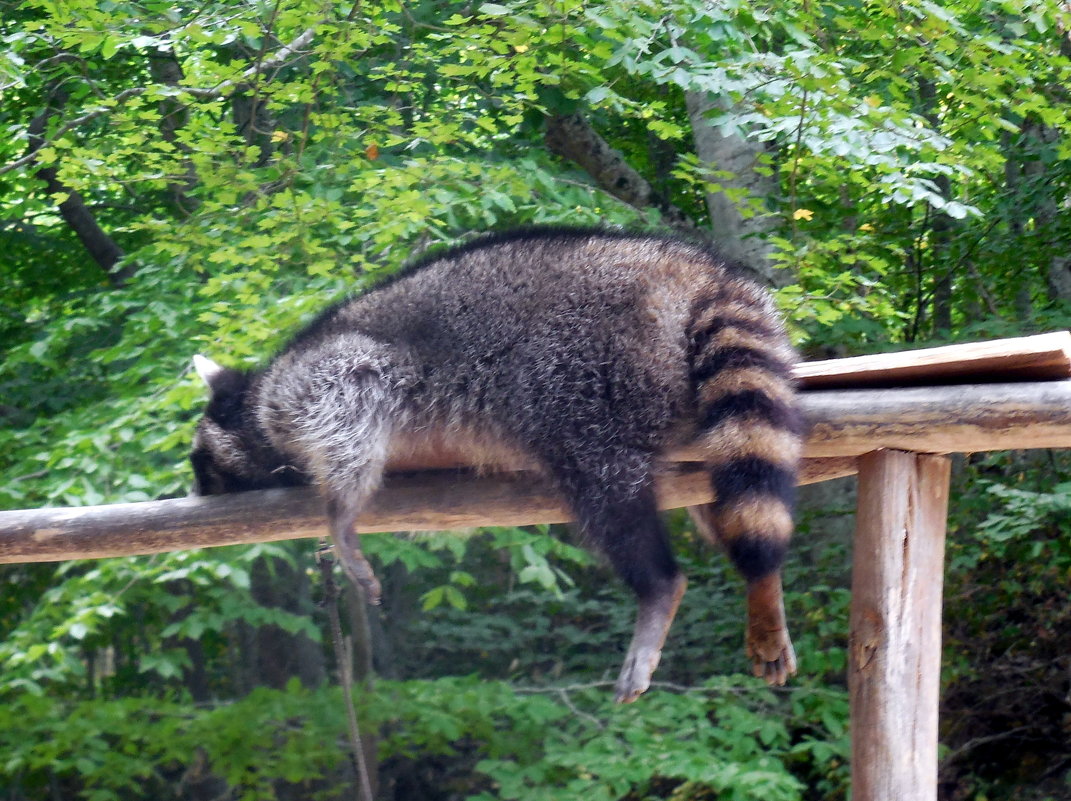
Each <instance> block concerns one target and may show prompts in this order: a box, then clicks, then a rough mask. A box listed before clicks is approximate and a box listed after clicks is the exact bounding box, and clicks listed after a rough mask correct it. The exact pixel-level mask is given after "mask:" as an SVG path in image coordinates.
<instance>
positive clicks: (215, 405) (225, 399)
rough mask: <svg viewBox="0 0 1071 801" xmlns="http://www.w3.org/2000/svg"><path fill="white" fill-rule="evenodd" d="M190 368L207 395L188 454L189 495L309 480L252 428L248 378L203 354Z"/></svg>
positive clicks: (298, 482)
mask: <svg viewBox="0 0 1071 801" xmlns="http://www.w3.org/2000/svg"><path fill="white" fill-rule="evenodd" d="M193 366H194V369H196V370H197V374H198V375H199V376H201V379H202V380H203V381H204V382H205V384H206V385H207V386H208V390H209V393H210V395H209V400H208V407H207V408H206V409H205V414H204V417H202V418H201V421H200V422H199V423H198V424H197V431H196V433H195V434H194V436H193V450H192V451H191V452H190V463H191V464H192V465H193V475H194V485H193V494H194V495H220V494H222V493H226V492H243V491H245V490H254V489H270V488H272V487H291V486H295V485H299V484H305V483H308V482H307V479H306V478H305V476H304V474H302V473H301V471H300V470H298V469H297V468H295V467H293V466H292V465H290V464H288V463H287V461H286V459H285V458H284V457H283V456H282V455H281V454H280V453H279V452H278V451H277V450H276V449H275V448H273V447H272V446H271V444H270V443H269V442H268V441H267V440H266V439H265V437H264V435H263V433H262V432H261V430H260V429H259V427H258V426H257V424H256V420H255V415H254V413H253V411H252V410H250V409H249V408H248V406H247V404H246V397H247V394H248V392H249V389H250V384H251V382H252V376H251V375H250V374H249V373H246V372H242V371H241V370H232V369H230V368H227V367H221V366H220V365H218V364H216V363H215V362H214V361H212V360H211V359H207V358H205V357H204V356H194V358H193Z"/></svg>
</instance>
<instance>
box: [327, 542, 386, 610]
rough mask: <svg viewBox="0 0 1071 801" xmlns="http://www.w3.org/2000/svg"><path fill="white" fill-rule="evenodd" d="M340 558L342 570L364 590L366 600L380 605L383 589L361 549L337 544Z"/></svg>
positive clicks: (336, 549)
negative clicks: (355, 549) (354, 549)
mask: <svg viewBox="0 0 1071 801" xmlns="http://www.w3.org/2000/svg"><path fill="white" fill-rule="evenodd" d="M335 552H336V553H337V554H338V560H339V561H340V562H341V563H342V570H343V571H344V572H345V573H346V576H347V577H348V578H349V580H350V581H351V582H353V584H354V586H357V587H360V588H361V589H362V590H363V591H364V597H365V600H367V601H368V603H370V604H372V605H373V606H378V605H379V601H380V598H381V597H382V593H383V590H382V588H381V587H380V585H379V579H377V578H376V574H375V573H373V572H372V566H371V565H370V564H368V560H367V559H365V558H364V554H362V553H361V552H360V551H353V550H351V549H349V548H347V547H346V546H344V545H343V546H335Z"/></svg>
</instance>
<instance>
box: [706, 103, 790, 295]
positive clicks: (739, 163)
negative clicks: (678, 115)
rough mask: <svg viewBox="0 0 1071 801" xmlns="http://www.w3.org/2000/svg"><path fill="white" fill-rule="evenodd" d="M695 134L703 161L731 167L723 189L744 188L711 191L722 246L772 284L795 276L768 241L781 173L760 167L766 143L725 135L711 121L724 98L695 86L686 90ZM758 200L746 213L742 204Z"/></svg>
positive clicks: (723, 169) (715, 167)
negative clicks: (739, 197)
mask: <svg viewBox="0 0 1071 801" xmlns="http://www.w3.org/2000/svg"><path fill="white" fill-rule="evenodd" d="M685 101H686V103H687V106H688V118H689V119H690V120H691V123H692V138H693V140H694V142H695V151H696V155H698V156H699V161H700V162H701V163H702V164H703V165H704V166H705V167H706V168H707V169H708V170H710V171H711V172H712V173H730V174H731V175H729V176H728V177H724V178H719V183H720V184H721V185H722V187H724V189H725V190H743V191H744V192H745V193H746V196H747V200H746V201H741V202H738V201H735V200H733V199H732V198H730V197H729V194H727V192H726V191H714V192H708V193H707V197H706V200H707V210H708V211H709V212H710V226H711V229H712V230H713V232H714V239H715V241H716V242H717V244H718V248H719V250H720V251H721V252H722V255H724V256H725V257H726V258H727V259H729V260H731V261H735V262H739V263H740V264H741V265H743V266H744V267H746V268H748V269H749V270H751V271H752V272H753V273H754V274H755V275H756V276H758V278H759V279H760V280H761V281H763V282H764V283H766V284H768V285H770V286H784V285H786V284H788V283H789V282H791V280H792V278H793V277H792V276H791V275H788V274H786V273H785V272H784V271H781V270H775V269H774V266H773V263H772V262H771V256H772V255H773V245H772V244H771V243H770V241H769V235H770V233H771V232H772V230H773V228H774V225H775V224H776V219H775V217H774V215H773V214H771V213H770V212H769V202H770V199H771V198H774V197H776V196H777V178H776V176H775V175H772V174H770V175H766V174H763V173H761V172H759V171H758V170H756V167H757V166H759V161H760V158H761V156H762V155H763V154H764V153H765V147H764V145H763V144H762V143H761V142H752V141H750V140H748V139H744V138H743V137H741V136H738V135H730V136H723V135H722V134H721V133H720V132H719V131H718V130H717V128H715V127H714V126H713V125H712V124H711V121H710V120H711V116H712V113H713V112H715V111H716V110H718V109H724V108H726V101H724V100H719V99H716V98H713V97H711V96H709V95H707V94H702V93H697V92H687V93H685ZM745 203H746V204H748V205H751V204H752V203H754V204H757V205H758V207H759V208H758V211H757V213H743V212H742V211H741V208H742V207H743V206H744V204H745Z"/></svg>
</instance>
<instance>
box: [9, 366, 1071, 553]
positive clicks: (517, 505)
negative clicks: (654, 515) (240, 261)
mask: <svg viewBox="0 0 1071 801" xmlns="http://www.w3.org/2000/svg"><path fill="white" fill-rule="evenodd" d="M803 407H804V412H805V415H806V417H807V420H808V422H809V423H810V425H811V433H810V437H809V438H808V440H807V443H806V447H805V455H806V456H807V457H808V458H807V459H805V460H804V464H803V470H802V475H801V481H803V482H804V483H809V482H812V481H818V480H825V479H828V478H834V477H837V476H842V475H850V474H851V473H853V472H854V471H855V457H856V456H858V455H859V454H861V453H864V452H867V451H871V450H874V449H876V448H881V447H894V448H901V449H907V450H914V451H924V452H937V453H944V452H956V451H968V452H969V451H982V450H990V449H998V448H1040V447H1071V381H1055V382H1045V383H1036V384H994V385H989V386H982V387H974V386H971V387H956V388H929V389H897V390H855V391H850V390H837V391H830V392H812V393H804V396H803ZM701 458H702V455H701V454H700V453H698V452H696V451H695V450H694V449H688V448H682V449H680V450H679V451H677V452H674V453H672V454H669V458H668V459H667V461H679V462H685V463H690V464H682V465H680V466H679V469H678V470H676V471H675V472H670V473H667V475H665V476H663V478H662V480H661V483H660V493H661V496H660V497H661V501H660V502H661V504H662V507H663V508H673V507H680V506H693V505H696V504H700V503H706V502H708V501H710V500H711V493H710V488H709V484H708V482H707V480H706V476H705V475H704V473H703V471H702V469H701V468H700V467H699V465H697V464H694V462H697V461H700V460H701ZM567 517H568V515H567V514H566V513H565V510H564V509H563V508H562V506H561V504H560V503H559V502H558V500H557V497H556V496H555V494H554V492H553V491H552V489H551V488H550V487H549V486H547V485H546V483H545V482H542V481H540V480H539V479H536V478H534V477H532V476H530V475H526V476H523V477H518V475H515V474H514V475H512V476H511V475H503V476H487V477H476V476H473V475H471V474H469V473H459V472H457V471H453V472H446V473H442V472H440V473H425V474H419V475H410V476H401V477H389V478H388V481H387V483H386V485H385V487H384V488H383V489H382V490H381V491H380V492H379V493H377V495H376V496H375V498H374V499H373V502H372V503H371V505H370V508H369V509H368V510H367V512H366V513H365V514H364V515H363V516H362V519H361V523H362V530H364V531H414V530H428V529H432V530H446V529H456V528H471V527H475V526H488V525H521V524H531V523H552V522H561V521H564V520H566V519H567ZM323 530H324V521H323V516H322V513H321V509H320V501H319V500H318V499H317V497H316V495H315V493H314V492H312V491H311V490H274V491H268V492H258V493H243V494H240V495H232V496H221V497H214V498H190V499H177V500H169V501H150V502H146V503H138V504H116V505H110V506H98V507H75V508H70V509H37V510H25V511H13V512H0V563H3V562H33V561H42V562H45V561H59V560H65V559H85V558H95V557H101V556H123V555H131V554H140V553H158V552H161V551H169V550H178V549H182V548H199V547H206V546H210V545H230V544H238V543H250V542H266V541H271V540H280V539H293V538H298V537H312V536H319V535H320V534H322V532H323Z"/></svg>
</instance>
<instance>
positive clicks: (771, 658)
mask: <svg viewBox="0 0 1071 801" xmlns="http://www.w3.org/2000/svg"><path fill="white" fill-rule="evenodd" d="M747 655H748V658H749V659H750V660H751V672H752V673H753V674H754V675H755V676H757V677H758V678H760V679H762V678H764V679H766V683H767V684H769V685H770V686H771V687H772V686H774V685H777V686H778V687H780V686H781V685H783V684H784V683H785V682H786V681H788V677H789V676H794V675H795V674H796V651H795V649H794V648H793V647H792V640H790V639H789V637H788V631H787V630H786V629H785V628H784V627H781V628H776V629H762V628H760V627H759V626H756V625H750V626H748V632H747Z"/></svg>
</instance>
